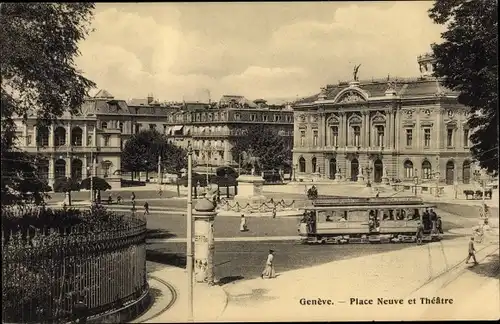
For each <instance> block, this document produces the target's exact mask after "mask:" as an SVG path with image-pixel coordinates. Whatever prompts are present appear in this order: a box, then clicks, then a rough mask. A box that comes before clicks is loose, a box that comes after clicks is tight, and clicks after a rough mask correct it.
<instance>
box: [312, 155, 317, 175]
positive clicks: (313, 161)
mask: <svg viewBox="0 0 500 324" xmlns="http://www.w3.org/2000/svg"><path fill="white" fill-rule="evenodd" d="M311 164H312V173H316V158H315V157H313V158H312V159H311Z"/></svg>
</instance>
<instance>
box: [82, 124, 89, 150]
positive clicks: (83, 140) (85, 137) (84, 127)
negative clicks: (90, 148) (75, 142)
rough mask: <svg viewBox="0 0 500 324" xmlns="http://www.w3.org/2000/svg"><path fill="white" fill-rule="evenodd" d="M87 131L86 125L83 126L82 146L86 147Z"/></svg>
mask: <svg viewBox="0 0 500 324" xmlns="http://www.w3.org/2000/svg"><path fill="white" fill-rule="evenodd" d="M88 136H89V135H88V129H87V123H85V125H83V135H82V137H83V138H82V146H87V138H88Z"/></svg>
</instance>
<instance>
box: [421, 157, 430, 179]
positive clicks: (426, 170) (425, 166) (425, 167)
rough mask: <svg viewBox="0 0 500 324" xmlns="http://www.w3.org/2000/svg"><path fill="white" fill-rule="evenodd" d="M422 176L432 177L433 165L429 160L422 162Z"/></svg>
mask: <svg viewBox="0 0 500 324" xmlns="http://www.w3.org/2000/svg"><path fill="white" fill-rule="evenodd" d="M422 178H424V179H431V178H432V166H431V163H430V162H429V161H427V160H425V161H424V162H422Z"/></svg>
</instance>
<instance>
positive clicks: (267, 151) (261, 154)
mask: <svg viewBox="0 0 500 324" xmlns="http://www.w3.org/2000/svg"><path fill="white" fill-rule="evenodd" d="M231 153H232V155H233V157H234V158H235V160H237V161H238V160H240V161H241V162H242V165H241V167H242V168H243V169H245V170H247V171H249V170H250V169H251V168H252V159H250V158H247V159H244V160H241V159H240V158H241V157H242V156H245V155H246V156H247V157H253V158H258V163H254V164H255V167H256V172H260V171H263V170H269V169H280V168H282V167H283V166H284V165H285V163H286V161H288V160H291V155H292V152H291V150H290V148H289V145H288V143H287V141H286V140H285V139H284V138H283V137H282V136H280V135H279V134H278V132H277V131H276V130H275V129H272V128H270V127H267V126H266V125H261V124H258V125H251V126H250V127H249V128H248V131H247V133H246V134H245V135H243V136H241V137H239V138H238V140H237V141H236V144H235V145H234V146H233V148H232V149H231ZM262 169H263V170H262Z"/></svg>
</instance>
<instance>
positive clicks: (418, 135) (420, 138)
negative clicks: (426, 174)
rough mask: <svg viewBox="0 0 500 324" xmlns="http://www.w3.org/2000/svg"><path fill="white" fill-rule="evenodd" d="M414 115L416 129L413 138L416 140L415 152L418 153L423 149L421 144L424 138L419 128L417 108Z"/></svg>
mask: <svg viewBox="0 0 500 324" xmlns="http://www.w3.org/2000/svg"><path fill="white" fill-rule="evenodd" d="M415 114H416V116H417V120H416V127H415V138H416V139H417V142H416V143H415V144H416V151H418V152H420V150H421V149H422V147H423V145H422V143H423V142H424V138H423V136H422V129H421V127H420V109H419V108H416V109H415ZM414 167H415V166H414ZM416 168H418V167H416Z"/></svg>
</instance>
